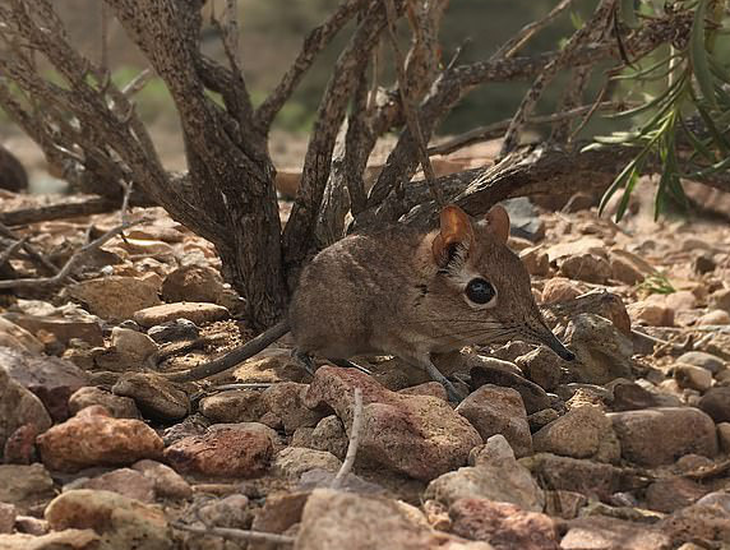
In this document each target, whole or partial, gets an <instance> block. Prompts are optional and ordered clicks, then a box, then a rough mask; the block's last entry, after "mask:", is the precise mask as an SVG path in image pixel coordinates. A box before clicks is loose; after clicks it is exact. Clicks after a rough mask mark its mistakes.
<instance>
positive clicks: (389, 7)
mask: <svg viewBox="0 0 730 550" xmlns="http://www.w3.org/2000/svg"><path fill="white" fill-rule="evenodd" d="M384 2H385V10H386V14H387V17H388V25H387V26H388V35H389V37H390V42H391V45H392V47H393V54H394V55H395V66H396V71H397V74H398V90H399V91H400V98H401V103H403V113H404V114H405V116H406V124H407V126H408V131H409V132H410V133H411V136H413V141H414V142H415V143H416V150H417V152H418V159H419V162H420V163H421V167H422V168H423V174H424V176H426V182H427V183H428V186H429V188H430V190H431V194H432V195H433V198H434V200H435V201H436V204H437V205H438V206H439V207H442V206H444V205H445V204H446V202H445V200H444V194H443V191H442V190H441V189H440V188H439V186H438V185H437V184H436V174H435V173H434V171H433V166H431V160H430V159H429V158H428V151H427V149H426V143H425V142H424V139H423V133H422V132H421V123H420V117H419V113H418V107H416V106H415V105H414V104H413V103H412V102H411V98H410V96H409V89H408V82H407V80H408V79H407V76H406V66H405V57H404V56H403V52H402V51H401V49H400V46H399V45H398V37H397V36H396V29H395V20H396V11H395V5H394V4H393V0H384Z"/></svg>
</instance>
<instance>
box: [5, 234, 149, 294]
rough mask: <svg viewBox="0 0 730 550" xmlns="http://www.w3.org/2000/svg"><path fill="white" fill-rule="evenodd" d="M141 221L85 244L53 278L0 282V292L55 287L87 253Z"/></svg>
mask: <svg viewBox="0 0 730 550" xmlns="http://www.w3.org/2000/svg"><path fill="white" fill-rule="evenodd" d="M141 221H142V220H139V221H136V222H131V223H123V224H121V225H119V226H117V227H115V228H114V229H111V230H109V231H107V232H106V233H104V234H103V235H102V236H101V237H99V238H98V239H96V240H94V241H92V242H90V243H88V244H85V245H84V246H82V247H81V248H79V249H78V250H77V251H76V252H74V254H73V255H72V256H71V257H70V258H69V259H68V261H67V262H66V263H65V264H64V266H63V267H62V268H61V270H60V271H59V272H58V273H56V274H55V275H54V276H53V277H46V278H40V279H11V280H5V281H0V290H5V289H8V288H13V289H20V288H39V287H46V286H55V285H58V284H60V283H62V282H63V281H64V280H65V279H66V278H67V277H68V276H70V275H71V273H72V272H73V270H74V268H75V267H76V266H77V265H78V263H79V262H80V261H81V260H82V259H83V258H84V256H86V255H87V254H88V253H89V252H91V251H92V250H96V249H97V248H99V247H100V246H102V245H103V244H104V243H106V242H107V241H108V240H110V239H112V238H114V237H116V236H117V235H119V234H120V233H121V232H122V231H124V230H125V229H127V228H129V227H131V226H133V225H136V224H138V223H140V222H141Z"/></svg>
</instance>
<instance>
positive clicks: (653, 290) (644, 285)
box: [636, 274, 677, 295]
mask: <svg viewBox="0 0 730 550" xmlns="http://www.w3.org/2000/svg"><path fill="white" fill-rule="evenodd" d="M636 289H637V290H638V291H639V292H641V293H643V294H646V295H649V294H673V293H675V292H677V290H676V289H675V288H674V286H672V283H671V282H670V281H669V279H668V278H667V276H666V275H664V274H658V275H650V276H648V277H647V278H646V279H644V280H643V281H642V282H641V283H639V284H638V285H636Z"/></svg>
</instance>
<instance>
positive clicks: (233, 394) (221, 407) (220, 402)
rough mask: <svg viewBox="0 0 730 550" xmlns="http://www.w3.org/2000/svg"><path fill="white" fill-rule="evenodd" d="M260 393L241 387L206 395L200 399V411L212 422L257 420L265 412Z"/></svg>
mask: <svg viewBox="0 0 730 550" xmlns="http://www.w3.org/2000/svg"><path fill="white" fill-rule="evenodd" d="M261 394H262V392H261V391H259V390H255V389H243V390H227V391H222V392H220V393H216V394H213V395H208V396H206V397H204V398H203V399H201V400H200V404H199V408H200V412H201V413H202V414H203V416H205V417H206V418H209V419H210V420H211V421H212V422H214V423H237V422H258V420H259V419H260V418H261V417H262V416H263V415H264V413H265V412H266V407H264V404H263V402H262V400H261Z"/></svg>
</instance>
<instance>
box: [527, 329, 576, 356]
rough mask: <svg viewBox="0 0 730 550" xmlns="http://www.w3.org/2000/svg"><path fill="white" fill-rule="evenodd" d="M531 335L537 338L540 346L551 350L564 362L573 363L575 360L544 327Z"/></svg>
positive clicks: (570, 352) (573, 354)
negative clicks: (543, 345) (542, 345)
mask: <svg viewBox="0 0 730 550" xmlns="http://www.w3.org/2000/svg"><path fill="white" fill-rule="evenodd" d="M533 335H534V336H536V337H537V340H538V341H539V342H540V343H541V344H545V345H546V346H547V347H549V348H550V349H551V350H553V351H554V352H555V353H556V354H557V355H558V357H560V358H561V359H565V360H566V361H573V360H574V359H575V353H573V352H572V351H570V350H569V349H568V348H566V347H565V345H564V344H563V343H562V342H561V341H560V340H558V337H557V336H555V335H554V334H553V332H552V331H551V330H550V329H549V328H547V327H546V326H544V325H542V326H541V327H540V328H539V329H538V330H537V331H535V332H534V333H533Z"/></svg>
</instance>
